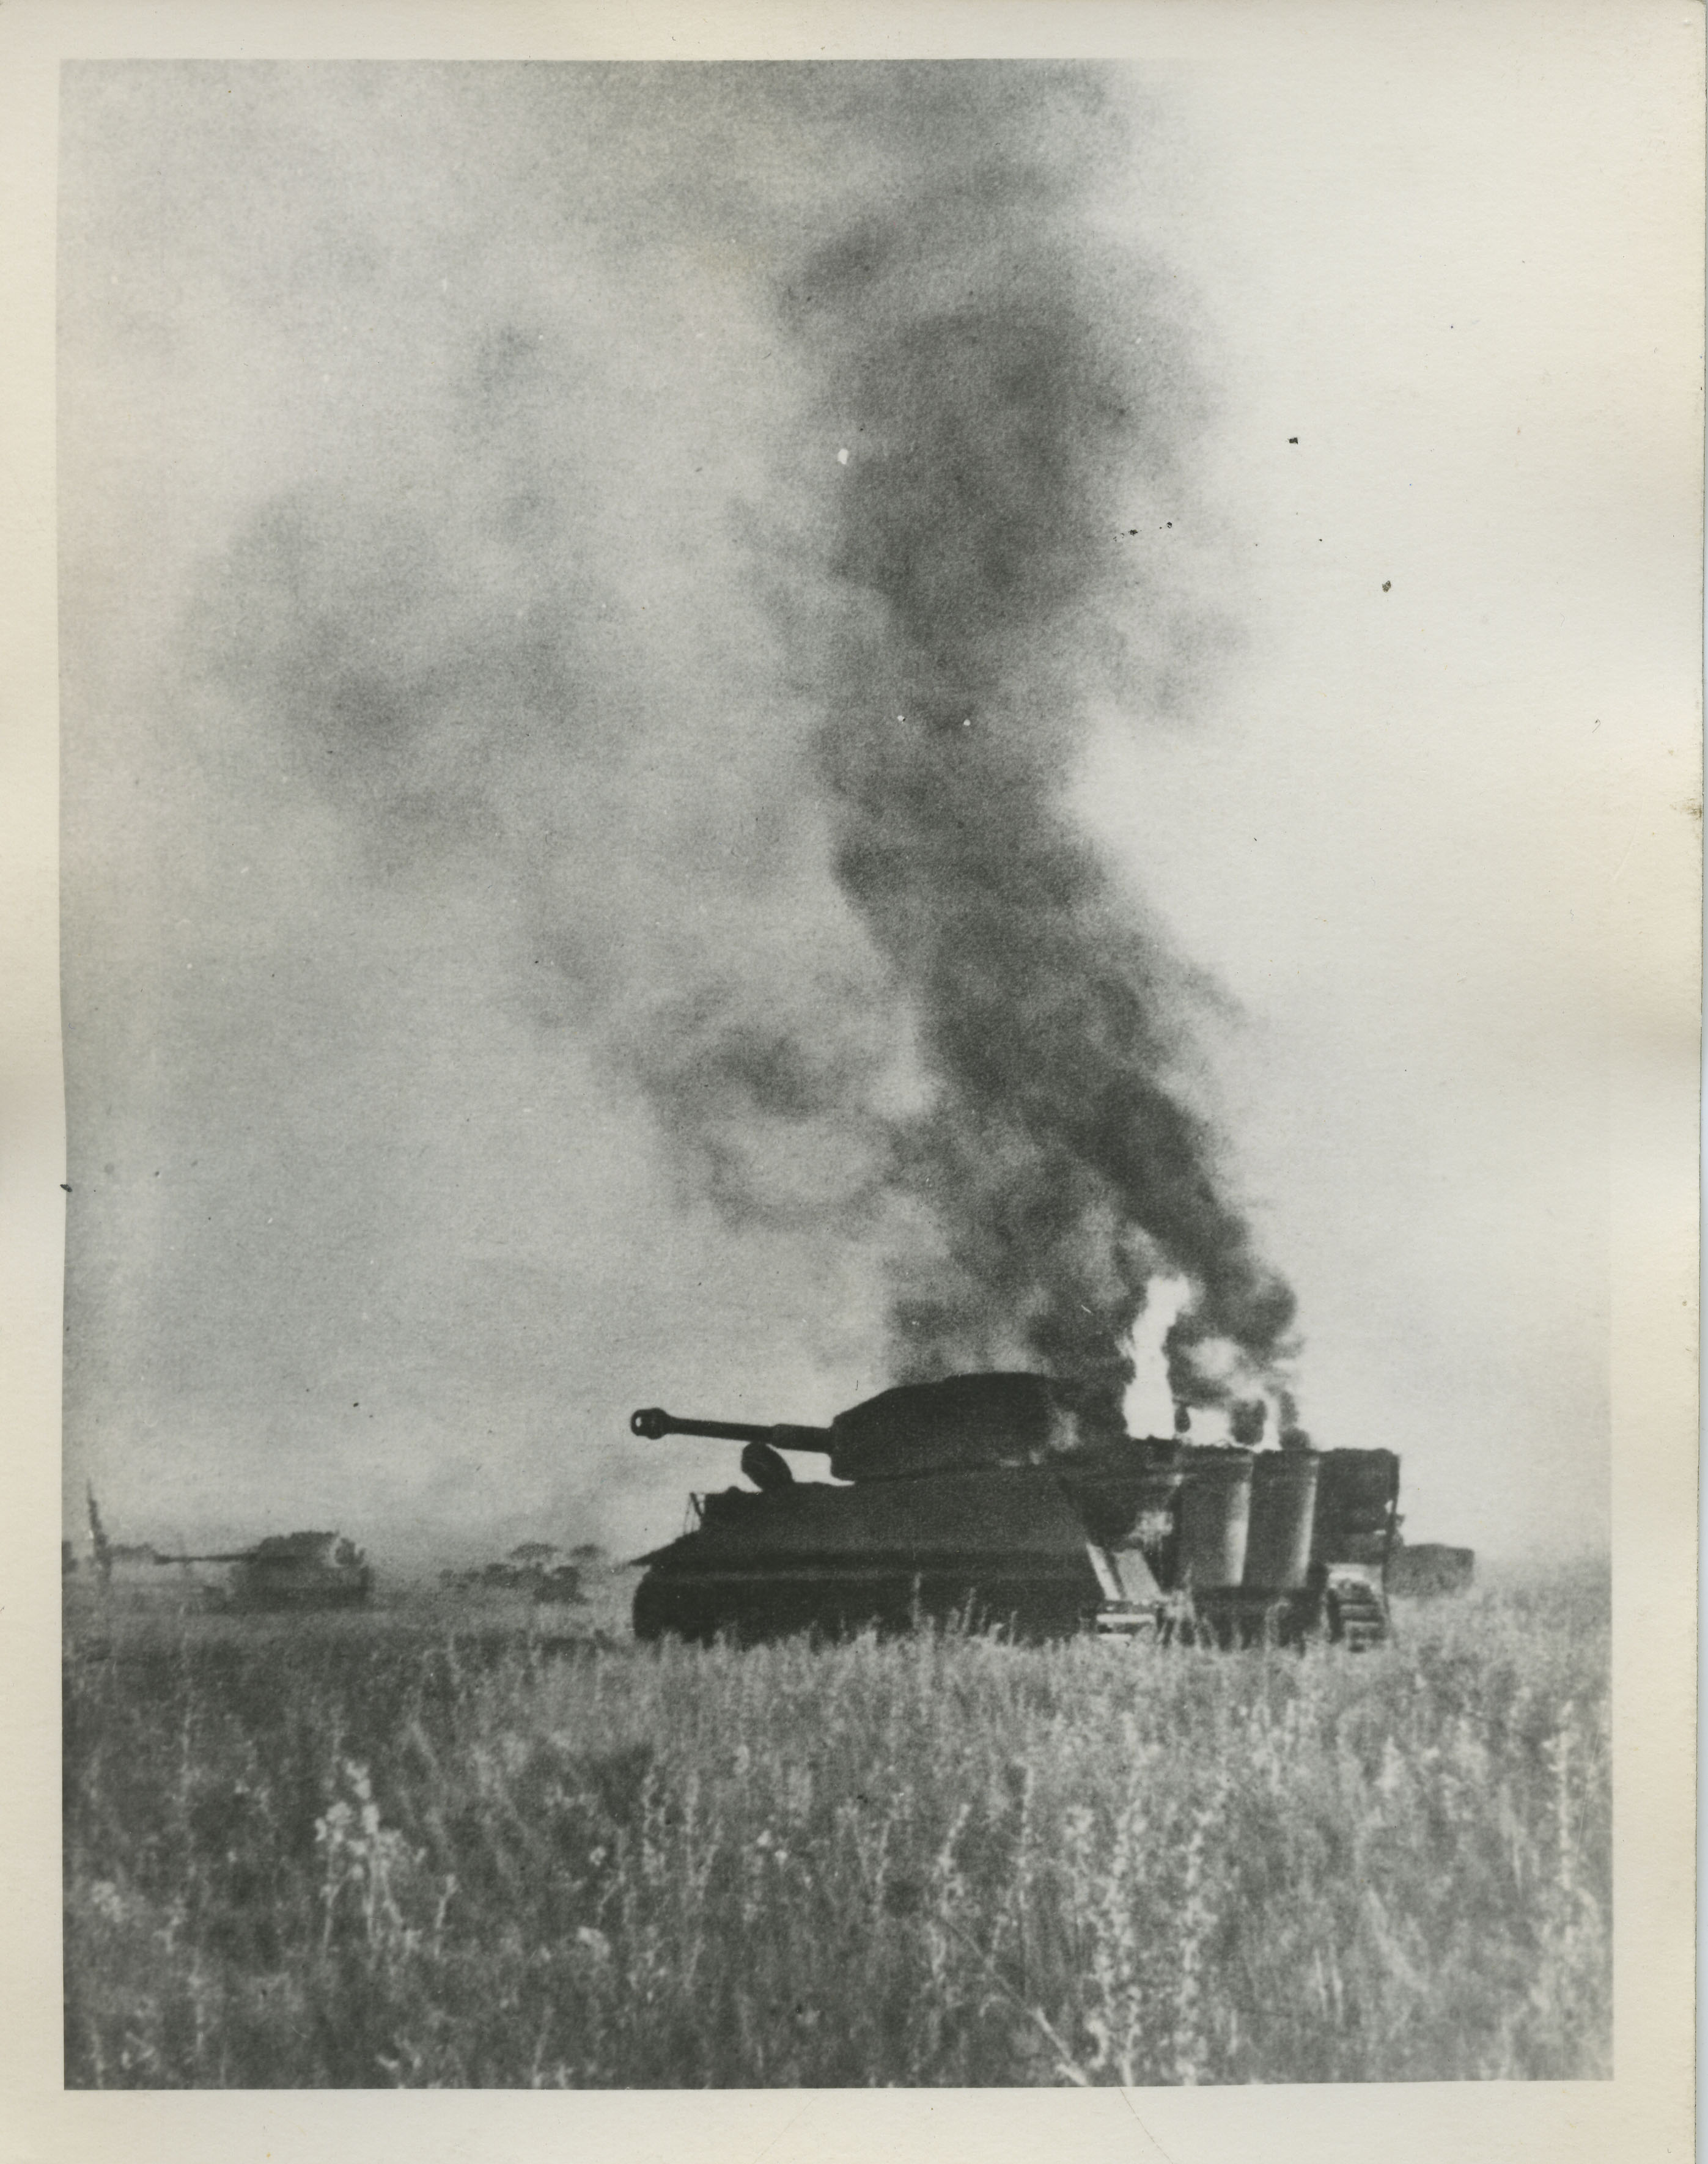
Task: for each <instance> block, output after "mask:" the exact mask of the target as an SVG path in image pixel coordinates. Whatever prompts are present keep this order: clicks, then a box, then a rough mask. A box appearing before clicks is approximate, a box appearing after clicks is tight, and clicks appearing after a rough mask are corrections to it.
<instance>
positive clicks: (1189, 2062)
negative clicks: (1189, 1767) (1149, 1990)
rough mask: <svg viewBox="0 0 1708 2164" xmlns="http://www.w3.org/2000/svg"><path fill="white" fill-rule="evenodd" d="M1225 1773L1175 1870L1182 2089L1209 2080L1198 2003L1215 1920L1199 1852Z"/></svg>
mask: <svg viewBox="0 0 1708 2164" xmlns="http://www.w3.org/2000/svg"><path fill="white" fill-rule="evenodd" d="M1227 1788H1228V1783H1227V1778H1226V1776H1225V1775H1224V1776H1223V1778H1222V1780H1221V1781H1220V1782H1219V1783H1217V1787H1216V1788H1215V1789H1214V1791H1213V1792H1212V1793H1211V1795H1210V1796H1209V1797H1207V1798H1206V1799H1205V1801H1204V1802H1203V1803H1202V1804H1200V1805H1199V1807H1198V1809H1197V1810H1196V1811H1195V1812H1194V1814H1193V1817H1192V1830H1191V1831H1190V1833H1189V1834H1188V1835H1187V1836H1186V1849H1185V1858H1184V1862H1183V1868H1182V1873H1181V1893H1182V1899H1181V1902H1180V1938H1179V1941H1178V1942H1177V1944H1176V1946H1175V1962H1176V1967H1175V2009H1174V2011H1175V2024H1174V2038H1173V2047H1174V2074H1175V2080H1176V2081H1177V2082H1179V2083H1180V2084H1181V2085H1182V2086H1183V2087H1184V2088H1195V2087H1196V2085H1197V2084H1198V2083H1200V2082H1202V2081H1206V2080H1207V2079H1208V2078H1209V2077H1210V2075H1211V2071H1212V2068H1211V2041H1210V2033H1209V2027H1208V2024H1207V2021H1206V2014H1205V2006H1204V1957H1205V1954H1206V1950H1207V1947H1208V1946H1209V1941H1210V1934H1211V1930H1212V1929H1213V1927H1214V1925H1215V1921H1216V1912H1215V1906H1214V1903H1213V1899H1212V1894H1213V1887H1212V1883H1211V1878H1210V1876H1209V1874H1208V1872H1206V1869H1205V1865H1204V1858H1205V1851H1206V1846H1207V1845H1208V1841H1209V1838H1210V1833H1211V1828H1212V1827H1214V1826H1216V1825H1219V1823H1220V1822H1221V1820H1222V1815H1223V1811H1224V1808H1225V1806H1226V1803H1227Z"/></svg>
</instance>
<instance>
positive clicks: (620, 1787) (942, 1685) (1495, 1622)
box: [66, 1580, 1611, 2088]
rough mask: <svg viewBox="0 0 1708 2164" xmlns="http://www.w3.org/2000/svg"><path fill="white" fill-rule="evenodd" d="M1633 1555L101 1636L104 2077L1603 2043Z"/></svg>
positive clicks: (734, 2066) (898, 2073)
mask: <svg viewBox="0 0 1708 2164" xmlns="http://www.w3.org/2000/svg"><path fill="white" fill-rule="evenodd" d="M1606 1673H1607V1644H1606V1607H1605V1595H1604V1594H1602V1592H1601V1590H1600V1589H1599V1588H1598V1587H1597V1586H1595V1584H1593V1582H1590V1581H1587V1580H1585V1581H1579V1582H1574V1583H1566V1582H1563V1581H1560V1582H1556V1583H1555V1584H1552V1585H1551V1586H1547V1587H1539V1588H1532V1589H1529V1590H1527V1591H1526V1590H1524V1589H1516V1590H1509V1591H1506V1592H1504V1593H1502V1592H1498V1591H1497V1592H1479V1593H1476V1594H1473V1595H1471V1596H1470V1597H1469V1599H1464V1600H1461V1601H1458V1602H1456V1603H1453V1604H1450V1605H1449V1604H1443V1605H1440V1606H1438V1607H1437V1608H1434V1609H1432V1610H1431V1609H1426V1608H1419V1609H1418V1610H1416V1611H1415V1612H1413V1613H1411V1614H1410V1615H1406V1616H1405V1617H1404V1618H1403V1619H1402V1625H1401V1636H1400V1638H1399V1639H1398V1641H1396V1642H1395V1644H1394V1645H1392V1646H1390V1647H1387V1648H1385V1649H1383V1650H1380V1651H1379V1652H1373V1653H1369V1654H1364V1655H1360V1656H1356V1657H1353V1656H1347V1655H1344V1654H1342V1653H1340V1652H1336V1651H1333V1650H1313V1651H1312V1652H1309V1653H1306V1654H1305V1655H1303V1656H1298V1655H1291V1654H1277V1653H1269V1654H1265V1653H1244V1654H1238V1655H1227V1654H1219V1653H1215V1652H1182V1651H1178V1650H1175V1651H1169V1652H1154V1651H1151V1650H1148V1649H1143V1648H1133V1647H1112V1646H1106V1645H1102V1644H1098V1643H1083V1642H1081V1643H1075V1644H1069V1645H1064V1646H1059V1647H1048V1648H1043V1649H1027V1648H1021V1647H1012V1646H1007V1645H1004V1644H1001V1643H999V1642H995V1641H990V1640H985V1639H980V1638H976V1637H972V1638H968V1637H955V1636H924V1637H920V1638H917V1639H914V1640H911V1641H903V1642H899V1643H878V1642H875V1641H869V1640H868V1641H858V1642H856V1643H854V1644H852V1645H847V1646H842V1647H832V1648H828V1649H825V1650H818V1651H815V1650H812V1648H810V1647H807V1646H805V1645H802V1644H799V1643H795V1644H786V1645H781V1646H776V1647H762V1648H759V1649H755V1650H752V1651H747V1652H739V1651H736V1650H733V1649H727V1648H718V1649H716V1650H713V1651H711V1652H696V1651H691V1650H687V1649H683V1648H666V1649H665V1650H664V1651H662V1652H652V1651H649V1650H645V1649H639V1648H623V1649H619V1650H616V1651H604V1652H596V1653H593V1654H591V1655H589V1656H587V1657H581V1658H565V1657H554V1656H551V1655H549V1654H546V1653H544V1652H539V1651H538V1650H534V1651H529V1650H528V1648H526V1647H513V1648H511V1649H509V1650H507V1651H502V1652H497V1653H496V1654H495V1653H492V1652H487V1653H485V1654H481V1655H479V1656H477V1657H476V1656H470V1655H465V1654H463V1653H460V1652H459V1651H458V1650H457V1648H456V1647H455V1644H453V1643H450V1642H447V1641H444V1640H440V1641H436V1642H435V1641H433V1640H431V1639H429V1638H427V1637H423V1636H412V1635H409V1634H407V1633H403V1632H400V1631H381V1630H379V1629H376V1631H374V1632H373V1633H371V1634H370V1635H368V1636H349V1635H348V1634H346V1635H344V1636H341V1637H339V1638H335V1639H328V1640H325V1641H316V1640H313V1639H311V1638H308V1637H307V1636H304V1637H302V1638H291V1637H288V1636H286V1637H278V1636H275V1637H273V1638H271V1639H270V1640H268V1641H265V1642H255V1643H248V1642H245V1641H244V1640H242V1639H241V1638H240V1637H230V1638H228V1639H227V1640H225V1641H223V1642H211V1643H202V1642H197V1640H196V1639H195V1637H194V1636H188V1635H187V1636H184V1637H183V1638H182V1639H181V1641H180V1642H178V1643H176V1644H169V1645H155V1646H153V1647H150V1646H149V1645H147V1644H139V1645H137V1646H134V1647H129V1648H126V1647H124V1646H123V1645H121V1644H119V1643H118V1641H114V1642H113V1645H112V1646H111V1647H110V1648H109V1649H108V1651H107V1652H106V1653H105V1655H104V1657H102V1655H101V1654H100V1652H99V1651H98V1649H97V1648H95V1647H86V1648H83V1649H80V1648H79V1647H77V1646H76V1645H73V1646H72V1647H71V1650H70V1652H69V1654H68V1664H67V1678H66V1882H67V1904H68V1908H67V1927H66V1928H67V1975H68V1978H69V1980H70V1981H69V1986H68V1997H67V2005H66V2053H67V2078H68V2081H69V2082H70V2083H71V2084H72V2085H74V2086H110V2085H131V2086H216V2085H226V2084H231V2085H238V2086H244V2087H285V2086H304V2085H311V2084H313V2085H319V2084H326V2085H331V2086H334V2087H346V2088H349V2087H366V2086H372V2085H378V2084H385V2083H412V2084H415V2083H433V2084H469V2085H475V2086H481V2087H489V2088H496V2087H510V2086H526V2085H545V2086H551V2085H564V2084H569V2085H582V2086H596V2085H597V2086H625V2087H638V2088H653V2087H657V2088H662V2087H674V2086H679V2085H693V2084H717V2085H738V2086H769V2085H790V2084H808V2085H813V2086H826V2087H847V2086H855V2085H865V2084H869V2083H901V2084H920V2085H922V2084H930V2083H954V2084H982V2083H1005V2084H1006V2083H1064V2082H1069V2083H1107V2082H1121V2083H1140V2084H1143V2083H1195V2082H1196V2083H1222V2082H1255V2081H1261V2082H1330V2081H1375V2080H1389V2081H1394V2080H1434V2081H1442V2080H1456V2079H1475V2078H1494V2077H1500V2078H1509V2079H1510V2078H1518V2079H1522V2078H1540V2077H1588V2076H1595V2075H1603V2074H1606V2072H1609V2071H1610V2058H1611V2015H1610V2003H1611V1980H1610V1955H1609V1899H1610V1892H1609V1889H1610V1854H1609V1832H1610V1829H1609V1758H1608V1718H1607V1701H1606Z"/></svg>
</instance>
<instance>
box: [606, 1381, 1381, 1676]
mask: <svg viewBox="0 0 1708 2164" xmlns="http://www.w3.org/2000/svg"><path fill="white" fill-rule="evenodd" d="M629 1426H630V1428H631V1430H632V1431H633V1433H634V1434H636V1435H638V1436H644V1437H649V1438H650V1439H652V1440H658V1439H659V1438H661V1437H665V1436H670V1435H695V1436H712V1437H721V1438H723V1439H724V1440H726V1441H728V1442H739V1443H741V1444H742V1445H743V1446H744V1448H743V1451H742V1454H741V1461H740V1463H741V1470H742V1471H743V1473H745V1474H746V1476H747V1478H748V1479H749V1481H751V1482H752V1484H753V1485H752V1486H751V1487H750V1488H728V1489H723V1491H722V1492H721V1493H719V1494H708V1495H705V1496H695V1497H694V1498H693V1499H692V1509H693V1512H694V1516H695V1521H696V1522H695V1523H694V1524H693V1525H692V1526H691V1528H690V1529H689V1530H688V1531H686V1532H685V1533H684V1534H683V1535H682V1536H681V1538H680V1539H678V1540H676V1541H674V1542H671V1543H670V1545H669V1546H668V1547H663V1548H660V1549H657V1550H655V1551H654V1552H653V1553H652V1554H650V1555H648V1556H644V1557H641V1558H640V1561H641V1562H642V1563H644V1564H645V1565H646V1566H647V1571H646V1575H645V1576H644V1578H643V1579H642V1580H641V1583H640V1585H639V1589H638V1590H637V1592H636V1594H635V1601H634V1627H635V1632H636V1635H637V1636H639V1637H640V1638H643V1639H651V1638H659V1637H662V1636H667V1635H674V1636H679V1637H682V1638H687V1639H691V1640H696V1641H702V1642H709V1641H711V1640H712V1639H714V1638H716V1637H717V1636H718V1635H719V1634H720V1633H723V1634H728V1636H732V1637H733V1638H736V1639H738V1640H743V1641H748V1640H753V1639H758V1638H768V1637H776V1636H783V1635H786V1634H788V1633H790V1632H794V1631H821V1632H823V1633H825V1634H826V1635H831V1636H834V1635H841V1634H843V1633H846V1632H849V1631H855V1630H859V1629H862V1628H864V1627H866V1626H875V1627H877V1628H878V1629H880V1630H886V1631H890V1630H902V1629H906V1628H907V1627H909V1626H912V1625H913V1624H916V1623H917V1622H919V1621H921V1620H926V1621H934V1620H950V1619H954V1618H964V1619H966V1620H968V1621H969V1622H970V1623H972V1624H973V1625H974V1626H984V1627H995V1628H1000V1629H1003V1630H1006V1631H1010V1632H1012V1634H1013V1635H1014V1636H1017V1637H1021V1638H1027V1639H1040V1638H1050V1637H1059V1636H1069V1635H1072V1634H1074V1633H1076V1632H1080V1631H1094V1632H1097V1633H1100V1634H1101V1635H1104V1636H1112V1637H1127V1638H1134V1637H1153V1636H1160V1637H1164V1638H1170V1637H1172V1638H1180V1639H1185V1640H1192V1639H1198V1640H1203V1639H1210V1640H1213V1641H1216V1642H1217V1643H1220V1644H1224V1645H1234V1644H1251V1643H1258V1642H1265V1641H1276V1642H1280V1643H1302V1642H1303V1641H1306V1639H1310V1638H1316V1637H1321V1638H1326V1639H1328V1640H1332V1641H1338V1642H1340V1643H1343V1644H1345V1645H1347V1646H1349V1647H1365V1646H1370V1645H1374V1644H1376V1643H1378V1642H1380V1641H1381V1640H1382V1639H1383V1638H1385V1636H1387V1632H1388V1603H1387V1595H1386V1590H1385V1582H1384V1581H1385V1573H1386V1568H1387V1563H1388V1557H1389V1555H1390V1551H1391V1549H1392V1547H1393V1544H1394V1539H1395V1527H1396V1525H1397V1504H1398V1499H1399V1485H1400V1477H1399V1476H1400V1463H1399V1460H1398V1458H1395V1455H1394V1453H1393V1452H1391V1451H1386V1450H1330V1451H1323V1452H1317V1451H1315V1450H1311V1449H1309V1448H1300V1449H1296V1450H1295V1449H1274V1450H1254V1449H1248V1448H1241V1447H1222V1446H1208V1447H1206V1446H1201V1445H1194V1444H1192V1443H1191V1442H1189V1441H1188V1440H1186V1438H1185V1437H1184V1436H1176V1437H1172V1438H1170V1439H1169V1440H1167V1441H1160V1440H1158V1439H1156V1438H1154V1437H1145V1438H1141V1437H1133V1436H1129V1435H1127V1434H1125V1433H1123V1432H1117V1433H1113V1434H1101V1433H1098V1432H1096V1431H1091V1432H1087V1426H1086V1423H1085V1420H1084V1418H1083V1416H1082V1415H1081V1414H1080V1411H1079V1410H1077V1409H1076V1407H1075V1402H1074V1393H1073V1391H1072V1389H1071V1388H1070V1386H1068V1385H1064V1384H1061V1383H1059V1382H1054V1381H1052V1380H1051V1379H1048V1377H1045V1376H1043V1375H1034V1374H978V1375H955V1376H951V1377H949V1378H948V1379H945V1380H943V1381H941V1382H934V1383H916V1384H901V1385H900V1386H899V1387H897V1388H896V1389H889V1390H885V1391H883V1392H882V1393H880V1395H878V1396H876V1397H873V1398H868V1399H866V1400H865V1401H864V1402H863V1403H861V1404H859V1405H853V1406H850V1407H849V1410H847V1411H846V1412H842V1413H838V1415H837V1416H836V1417H835V1419H834V1420H833V1421H832V1422H831V1423H830V1425H829V1426H828V1427H793V1426H775V1427H764V1426H749V1425H747V1424H745V1423H744V1422H740V1421H711V1420H679V1419H677V1418H675V1416H673V1415H671V1414H670V1413H667V1412H665V1411H664V1410H662V1409H660V1408H659V1407H656V1406H654V1407H649V1408H647V1409H645V1410H642V1411H639V1412H637V1413H635V1414H634V1415H633V1416H632V1418H631V1420H630V1421H629ZM786 1452H811V1453H813V1454H815V1455H817V1456H819V1457H822V1458H828V1460H829V1472H830V1475H831V1479H830V1480H829V1481H828V1482H824V1481H801V1482H797V1481H796V1479H795V1477H794V1473H793V1472H792V1471H791V1468H790V1465H789V1462H788V1458H787V1456H786V1454H785V1453H786Z"/></svg>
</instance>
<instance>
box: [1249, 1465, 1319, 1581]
mask: <svg viewBox="0 0 1708 2164" xmlns="http://www.w3.org/2000/svg"><path fill="white" fill-rule="evenodd" d="M1321 1465H1322V1459H1321V1458H1320V1457H1319V1456H1318V1455H1317V1453H1316V1452H1315V1451H1314V1450H1296V1451H1295V1450H1265V1451H1260V1452H1259V1453H1258V1455H1257V1457H1256V1458H1254V1459H1253V1463H1252V1488H1251V1531H1250V1534H1249V1536H1248V1540H1247V1542H1246V1551H1245V1583H1246V1584H1248V1585H1253V1586H1262V1587H1264V1588H1265V1589H1269V1590H1271V1591H1274V1592H1277V1593H1290V1592H1291V1591H1293V1590H1294V1589H1295V1588H1296V1587H1299V1586H1301V1585H1303V1584H1304V1583H1305V1580H1306V1577H1307V1575H1308V1574H1309V1572H1310V1568H1311V1528H1312V1526H1313V1525H1314V1523H1315V1521H1316V1476H1317V1472H1318V1469H1319V1468H1320V1467H1321Z"/></svg>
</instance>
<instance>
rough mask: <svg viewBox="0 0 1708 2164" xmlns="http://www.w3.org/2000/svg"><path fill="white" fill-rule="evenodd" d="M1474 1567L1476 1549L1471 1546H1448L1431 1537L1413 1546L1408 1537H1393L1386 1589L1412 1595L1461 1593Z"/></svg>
mask: <svg viewBox="0 0 1708 2164" xmlns="http://www.w3.org/2000/svg"><path fill="white" fill-rule="evenodd" d="M1476 1567H1477V1558H1476V1553H1475V1551H1474V1550H1473V1549H1471V1548H1447V1547H1441V1546H1440V1545H1439V1544H1438V1543H1437V1542H1432V1541H1425V1542H1419V1543H1418V1544H1417V1545H1416V1547H1413V1545H1412V1544H1411V1542H1410V1541H1407V1540H1403V1539H1401V1540H1396V1541H1395V1544H1394V1553H1393V1556H1392V1557H1391V1559H1390V1562H1389V1564H1388V1589H1389V1591H1390V1593H1397V1594H1409V1595H1411V1598H1413V1599H1432V1598H1436V1597H1438V1596H1439V1595H1441V1594H1449V1593H1463V1592H1464V1590H1465V1589H1466V1587H1467V1586H1469V1584H1470V1582H1471V1579H1472V1578H1473V1577H1474V1575H1475V1573H1476Z"/></svg>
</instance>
